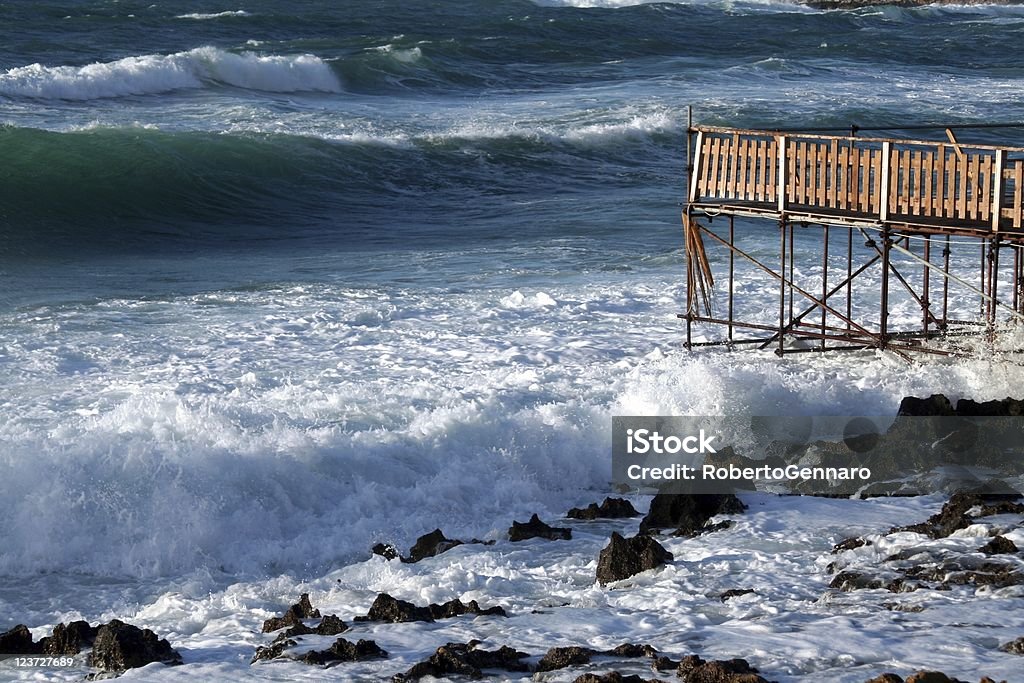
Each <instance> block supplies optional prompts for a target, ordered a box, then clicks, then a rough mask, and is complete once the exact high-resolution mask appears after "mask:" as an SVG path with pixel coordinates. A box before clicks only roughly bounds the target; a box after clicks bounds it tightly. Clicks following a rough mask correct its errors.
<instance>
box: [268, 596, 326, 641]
mask: <svg viewBox="0 0 1024 683" xmlns="http://www.w3.org/2000/svg"><path fill="white" fill-rule="evenodd" d="M319 618H320V610H316V609H313V605H312V604H311V603H310V602H309V593H303V594H302V595H301V596H300V597H299V601H298V602H297V603H295V604H294V605H292V606H291V607H289V608H288V611H287V612H285V613H284V616H283V617H271V618H270V619H267V620H266V621H264V622H263V632H264V633H270V632H271V631H276V630H277V629H279V628H284V627H285V626H294V625H296V624H301V623H302V620H303V619H319Z"/></svg>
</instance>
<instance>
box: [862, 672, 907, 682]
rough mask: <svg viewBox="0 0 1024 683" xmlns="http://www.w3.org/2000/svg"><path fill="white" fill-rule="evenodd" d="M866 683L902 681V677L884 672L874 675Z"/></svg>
mask: <svg viewBox="0 0 1024 683" xmlns="http://www.w3.org/2000/svg"><path fill="white" fill-rule="evenodd" d="M867 683H903V677H902V676H897V675H896V674H890V673H885V674H882V675H881V676H875V677H874V678H872V679H871V680H870V681H867Z"/></svg>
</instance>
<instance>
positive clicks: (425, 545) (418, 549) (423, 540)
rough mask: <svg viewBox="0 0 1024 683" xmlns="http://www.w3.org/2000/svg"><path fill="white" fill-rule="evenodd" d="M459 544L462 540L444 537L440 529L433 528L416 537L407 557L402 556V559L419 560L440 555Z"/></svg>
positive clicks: (408, 560)
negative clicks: (427, 532)
mask: <svg viewBox="0 0 1024 683" xmlns="http://www.w3.org/2000/svg"><path fill="white" fill-rule="evenodd" d="M459 545H462V541H459V540H455V539H452V538H445V535H444V533H442V531H441V530H440V529H434V530H433V531H431V532H430V533H429V534H423V535H422V536H420V537H419V538H417V539H416V543H414V544H413V546H412V548H410V549H409V557H408V558H403V561H404V562H419V561H420V560H423V559H426V558H428V557H434V556H435V555H440V554H441V553H443V552H445V551H448V550H451V549H452V548H454V547H456V546H459Z"/></svg>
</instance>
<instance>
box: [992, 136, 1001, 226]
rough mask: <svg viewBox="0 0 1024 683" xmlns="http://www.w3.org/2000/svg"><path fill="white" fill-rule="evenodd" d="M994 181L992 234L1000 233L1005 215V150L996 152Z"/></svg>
mask: <svg viewBox="0 0 1024 683" xmlns="http://www.w3.org/2000/svg"><path fill="white" fill-rule="evenodd" d="M993 174H994V176H995V177H994V178H993V179H992V232H999V222H1000V221H1001V220H1002V217H1003V216H1002V214H1003V150H1001V149H997V150H996V163H995V170H994V171H993Z"/></svg>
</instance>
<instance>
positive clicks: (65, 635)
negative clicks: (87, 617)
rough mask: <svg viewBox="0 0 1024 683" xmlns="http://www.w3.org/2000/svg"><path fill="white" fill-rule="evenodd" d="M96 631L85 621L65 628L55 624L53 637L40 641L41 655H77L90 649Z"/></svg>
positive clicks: (73, 623)
mask: <svg viewBox="0 0 1024 683" xmlns="http://www.w3.org/2000/svg"><path fill="white" fill-rule="evenodd" d="M98 631H99V628H98V627H96V626H90V625H89V622H87V621H72V622H71V623H69V624H68V625H67V626H65V625H64V624H57V625H56V626H54V627H53V635H50V636H47V637H46V638H43V639H42V640H40V641H39V645H40V647H41V648H42V651H43V653H45V654H47V655H50V656H52V657H60V656H68V655H77V654H78V653H79V652H81V651H82V650H84V649H86V648H89V647H92V644H93V642H95V640H96V634H97V632H98ZM0 649H2V648H0Z"/></svg>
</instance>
